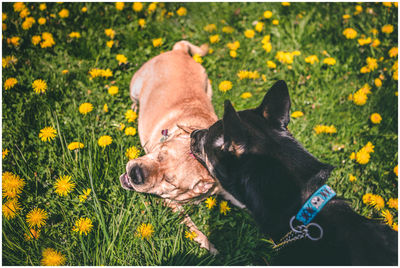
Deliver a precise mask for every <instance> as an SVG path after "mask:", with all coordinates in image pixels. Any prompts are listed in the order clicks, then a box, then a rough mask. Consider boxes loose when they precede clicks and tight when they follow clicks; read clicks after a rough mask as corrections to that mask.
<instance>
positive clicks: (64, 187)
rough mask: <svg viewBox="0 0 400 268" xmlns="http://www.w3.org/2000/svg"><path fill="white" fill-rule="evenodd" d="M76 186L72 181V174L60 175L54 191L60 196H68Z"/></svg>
mask: <svg viewBox="0 0 400 268" xmlns="http://www.w3.org/2000/svg"><path fill="white" fill-rule="evenodd" d="M74 188H75V183H74V182H72V178H71V176H68V175H65V176H60V177H59V178H58V179H57V180H56V182H55V183H54V189H55V190H54V192H55V193H56V194H58V195H60V196H67V195H68V194H69V193H70V192H72V191H73V190H74Z"/></svg>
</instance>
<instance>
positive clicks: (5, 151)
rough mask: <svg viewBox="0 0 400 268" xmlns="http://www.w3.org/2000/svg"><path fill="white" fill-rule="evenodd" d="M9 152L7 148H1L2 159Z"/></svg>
mask: <svg viewBox="0 0 400 268" xmlns="http://www.w3.org/2000/svg"><path fill="white" fill-rule="evenodd" d="M9 152H10V151H9V150H8V149H3V150H2V152H1V153H2V155H3V159H4V158H6V156H7V155H8V153H9Z"/></svg>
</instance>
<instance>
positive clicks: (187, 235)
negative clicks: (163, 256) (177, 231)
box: [185, 231, 197, 240]
mask: <svg viewBox="0 0 400 268" xmlns="http://www.w3.org/2000/svg"><path fill="white" fill-rule="evenodd" d="M196 237H197V234H196V233H195V232H188V231H185V238H188V239H190V240H193V239H195V238H196Z"/></svg>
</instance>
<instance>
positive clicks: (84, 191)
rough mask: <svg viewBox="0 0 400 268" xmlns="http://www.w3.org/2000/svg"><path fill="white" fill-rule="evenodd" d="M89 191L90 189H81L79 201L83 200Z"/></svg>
mask: <svg viewBox="0 0 400 268" xmlns="http://www.w3.org/2000/svg"><path fill="white" fill-rule="evenodd" d="M91 191H92V190H91V189H86V190H83V194H81V195H79V202H85V200H86V199H87V198H88V196H89V195H90V192H91Z"/></svg>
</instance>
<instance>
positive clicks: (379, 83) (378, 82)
mask: <svg viewBox="0 0 400 268" xmlns="http://www.w3.org/2000/svg"><path fill="white" fill-rule="evenodd" d="M374 83H375V86H376V87H381V86H382V80H381V79H379V78H375V80H374Z"/></svg>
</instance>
